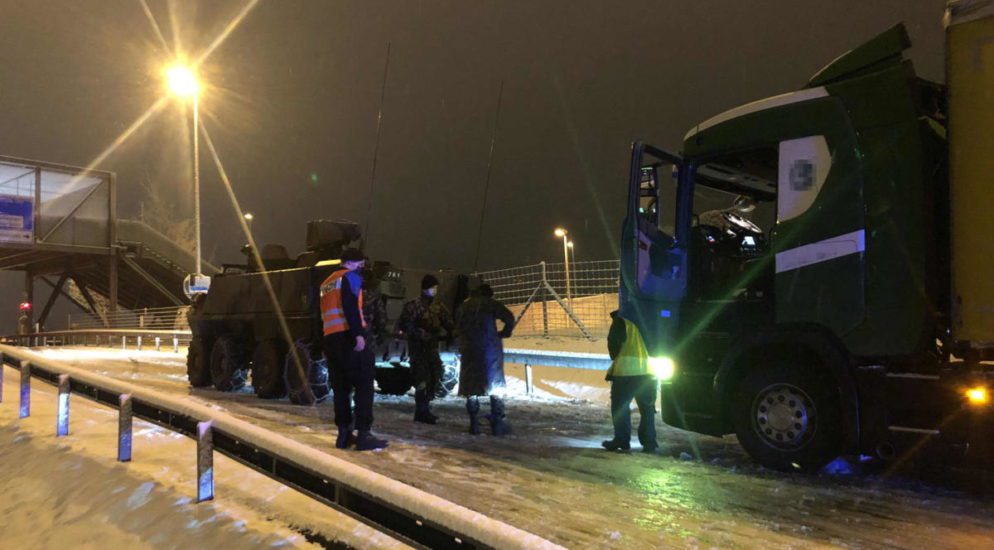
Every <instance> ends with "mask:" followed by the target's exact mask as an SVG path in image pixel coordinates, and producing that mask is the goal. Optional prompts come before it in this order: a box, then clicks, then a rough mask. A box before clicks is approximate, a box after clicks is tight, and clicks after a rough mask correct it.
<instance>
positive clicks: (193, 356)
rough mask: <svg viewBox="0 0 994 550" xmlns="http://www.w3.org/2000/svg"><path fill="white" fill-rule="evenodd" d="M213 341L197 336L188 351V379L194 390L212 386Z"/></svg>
mask: <svg viewBox="0 0 994 550" xmlns="http://www.w3.org/2000/svg"><path fill="white" fill-rule="evenodd" d="M210 357H211V341H210V340H209V339H207V338H204V337H203V336H195V337H194V338H193V340H191V341H190V347H189V348H187V351H186V377H187V379H189V380H190V385H191V386H193V387H194V388H205V387H207V386H210V385H211V382H212V379H211V368H210Z"/></svg>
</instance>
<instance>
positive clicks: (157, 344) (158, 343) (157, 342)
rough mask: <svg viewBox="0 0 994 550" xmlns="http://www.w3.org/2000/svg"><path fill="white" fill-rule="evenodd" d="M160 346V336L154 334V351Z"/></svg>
mask: <svg viewBox="0 0 994 550" xmlns="http://www.w3.org/2000/svg"><path fill="white" fill-rule="evenodd" d="M161 347H162V338H159V337H158V336H156V337H155V351H159V349H160V348H161Z"/></svg>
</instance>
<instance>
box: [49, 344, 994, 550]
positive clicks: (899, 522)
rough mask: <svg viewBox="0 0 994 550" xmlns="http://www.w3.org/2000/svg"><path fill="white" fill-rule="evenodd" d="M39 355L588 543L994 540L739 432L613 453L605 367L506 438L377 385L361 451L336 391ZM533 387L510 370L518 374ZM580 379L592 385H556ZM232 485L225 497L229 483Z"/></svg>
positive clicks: (988, 507)
mask: <svg viewBox="0 0 994 550" xmlns="http://www.w3.org/2000/svg"><path fill="white" fill-rule="evenodd" d="M41 353H44V355H45V356H46V357H49V358H51V359H55V360H60V361H64V362H66V363H68V364H72V365H75V366H79V367H85V368H88V369H90V370H92V371H93V372H97V373H100V374H104V375H109V376H112V377H116V378H120V379H125V380H129V381H133V382H137V383H141V384H143V385H146V386H148V387H151V388H154V389H158V390H163V391H167V392H170V393H173V394H182V395H191V396H192V397H193V398H195V399H197V400H200V401H202V402H204V403H207V404H209V405H211V406H215V407H218V408H221V409H224V410H226V411H227V412H229V413H232V414H234V415H235V416H237V417H239V418H242V419H245V420H248V421H251V422H254V423H256V424H258V425H261V426H263V427H266V428H269V429H271V430H274V431H277V432H280V433H282V434H284V435H287V436H289V437H292V438H293V439H296V440H298V441H301V442H303V443H306V444H308V445H312V446H314V447H316V448H319V449H322V450H324V451H326V452H328V453H331V454H334V455H335V456H338V457H340V458H343V459H345V460H348V461H351V462H354V463H357V464H361V465H363V466H365V467H367V468H369V469H372V470H374V471H377V472H379V473H382V474H384V475H387V476H390V477H392V478H395V479H398V480H400V481H403V482H405V483H408V484H410V485H413V486H416V487H418V488H421V489H423V490H426V491H429V492H431V493H434V494H436V495H439V496H441V497H443V498H446V499H449V500H451V501H453V502H456V503H458V504H461V505H464V506H466V507H468V508H471V509H474V510H477V511H479V512H482V513H485V514H488V515H490V516H492V517H494V518H497V519H500V520H503V521H506V522H508V523H510V524H512V525H515V526H517V527H520V528H522V529H525V530H527V531H531V532H533V533H536V534H538V535H541V536H544V537H546V538H548V539H550V540H553V541H555V542H558V543H561V544H563V545H566V546H569V547H574V548H575V547H582V548H594V547H597V548H600V547H605V546H608V547H618V548H622V547H623V548H659V547H687V548H695V547H720V548H753V547H760V546H762V547H764V548H808V547H824V546H841V547H857V548H880V547H895V548H937V547H941V548H982V547H990V546H991V545H992V541H994V501H991V500H990V499H986V498H982V497H978V496H975V495H970V494H966V493H964V492H962V491H958V490H954V489H951V488H948V487H943V486H936V485H927V484H922V483H918V482H914V481H910V480H908V479H905V478H901V477H899V476H885V475H883V474H880V473H864V474H862V475H843V474H822V475H819V476H808V475H802V474H782V473H776V472H769V471H765V470H763V469H761V468H760V467H758V466H755V465H754V464H753V463H752V462H751V461H750V460H749V459H748V458H747V457H746V456H745V454H744V453H743V451H742V450H741V449H740V448H739V447H738V445H737V443H736V441H735V439H734V438H733V437H730V438H725V439H718V438H712V437H706V436H698V435H694V434H688V433H685V432H682V431H679V430H675V429H671V428H666V427H663V426H660V427H659V428H658V429H659V443H660V444H661V449H660V450H659V452H658V453H656V454H652V455H648V454H643V453H639V452H634V453H631V454H614V453H608V452H606V451H604V450H602V449H600V447H599V444H600V441H601V440H602V439H606V438H608V437H609V436H610V430H611V428H610V424H609V421H608V410H607V404H606V403H605V400H604V397H605V395H606V386H604V384H603V382H602V381H601V380H600V378H601V375H600V373H596V372H590V371H586V372H584V371H567V370H565V369H561V370H555V369H547V370H545V371H544V372H542V373H541V376H542V380H541V381H540V383H539V384H538V385H537V387H538V388H539V389H542V390H544V391H542V392H540V393H539V394H538V396H536V397H527V396H524V395H517V396H512V397H511V398H510V399H509V404H508V411H509V412H508V414H509V419H510V420H511V422H512V424H513V425H514V429H515V431H514V434H513V435H511V436H509V437H507V438H503V439H498V438H494V437H490V436H486V435H485V436H478V437H473V436H470V435H468V434H467V433H466V431H465V430H466V415H465V410H464V408H463V401H461V400H458V399H456V398H448V399H444V400H442V401H440V402H436V405H435V410H436V414H438V415H439V416H440V417H441V421H440V423H439V424H438V425H436V426H426V425H421V424H414V423H413V422H412V421H411V414H412V408H413V402H412V399H411V398H410V397H387V396H377V401H376V408H375V411H374V413H375V416H376V421H375V428H374V429H375V430H376V431H377V432H378V433H379V434H381V435H383V436H385V437H387V438H388V439H390V440H391V445H390V447H389V448H388V449H387V450H385V451H382V452H377V453H358V452H355V451H351V450H349V451H340V450H337V449H335V448H334V445H333V443H334V437H335V430H334V427H333V425H332V421H331V420H332V418H331V417H332V410H331V405H330V403H325V404H322V405H319V406H316V407H301V406H295V405H291V404H290V403H289V402H288V401H286V400H278V401H264V400H260V399H256V398H255V397H254V396H253V395H252V394H250V393H241V394H224V393H219V392H215V391H211V390H191V389H190V388H189V386H188V385H187V383H186V378H185V363H184V361H185V357H183V356H180V355H173V354H170V353H158V352H151V351H146V352H137V351H120V350H108V349H103V350H101V349H94V348H73V349H50V350H44V351H42V352H41ZM511 372H512V373H513V372H514V370H513V369H511ZM550 376H554V377H555V378H550ZM521 385H522V384H521V382H520V380H512V387H521ZM567 392H580V393H581V394H582V395H583V397H584V399H582V400H580V399H569V398H563V397H557V396H558V395H562V394H563V393H567ZM633 416H634V418H635V419H637V414H635V415H633ZM139 452H140V451H139V450H138V449H136V455H137V454H138V453H139ZM218 495H219V498H220V499H224V498H225V496H224V491H223V489H219V490H218ZM259 496H260V497H262V498H265V497H267V496H268V495H259Z"/></svg>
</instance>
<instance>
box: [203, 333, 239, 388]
mask: <svg viewBox="0 0 994 550" xmlns="http://www.w3.org/2000/svg"><path fill="white" fill-rule="evenodd" d="M245 367H246V365H245V358H244V354H243V352H242V349H241V346H239V345H238V342H237V341H236V340H235V339H234V338H232V337H230V336H223V337H221V338H219V339H218V341H217V342H215V344H214V349H212V350H211V377H212V378H213V379H214V388H215V389H217V390H220V391H235V390H240V389H242V388H243V387H245V379H246V370H247V369H246V368H245Z"/></svg>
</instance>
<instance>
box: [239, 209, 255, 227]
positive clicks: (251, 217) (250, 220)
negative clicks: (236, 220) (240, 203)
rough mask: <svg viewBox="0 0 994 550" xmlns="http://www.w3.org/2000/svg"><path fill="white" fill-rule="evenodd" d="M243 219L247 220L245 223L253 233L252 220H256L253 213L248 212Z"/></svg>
mask: <svg viewBox="0 0 994 550" xmlns="http://www.w3.org/2000/svg"><path fill="white" fill-rule="evenodd" d="M242 217H243V218H245V223H246V224H248V228H249V231H251V230H252V220H254V219H255V216H253V215H252V213H251V212H246V213H245V215H244V216H242Z"/></svg>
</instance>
